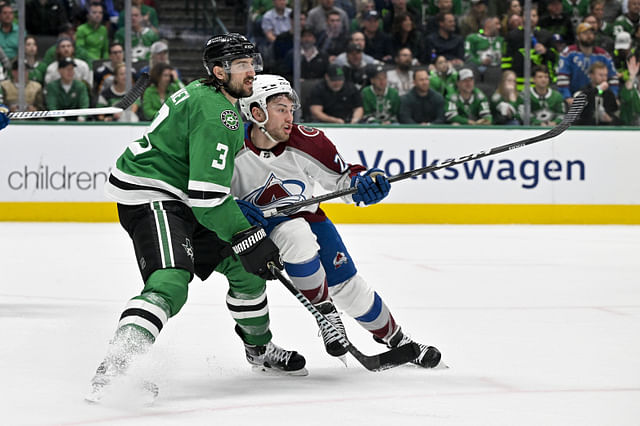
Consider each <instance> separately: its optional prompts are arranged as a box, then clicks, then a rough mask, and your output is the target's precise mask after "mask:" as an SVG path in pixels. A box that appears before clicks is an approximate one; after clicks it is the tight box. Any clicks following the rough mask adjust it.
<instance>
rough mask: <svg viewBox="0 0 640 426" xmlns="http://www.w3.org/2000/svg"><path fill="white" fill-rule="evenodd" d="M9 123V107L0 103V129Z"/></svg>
mask: <svg viewBox="0 0 640 426" xmlns="http://www.w3.org/2000/svg"><path fill="white" fill-rule="evenodd" d="M8 124H9V108H7V107H6V106H4V105H2V104H0V130H2V129H4V128H5V127H7V125H8Z"/></svg>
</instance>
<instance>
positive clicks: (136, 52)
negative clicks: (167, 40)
mask: <svg viewBox="0 0 640 426" xmlns="http://www.w3.org/2000/svg"><path fill="white" fill-rule="evenodd" d="M113 40H114V41H116V42H118V43H120V44H121V45H123V46H124V28H120V29H119V30H118V31H116V33H115V34H114V36H113ZM158 40H160V37H159V36H158V33H157V32H156V31H155V30H153V29H152V28H150V27H146V26H144V23H143V18H142V14H141V12H140V8H138V7H136V6H131V56H132V57H133V61H134V62H137V61H148V60H149V56H150V54H151V45H152V44H153V43H154V42H156V41H158Z"/></svg>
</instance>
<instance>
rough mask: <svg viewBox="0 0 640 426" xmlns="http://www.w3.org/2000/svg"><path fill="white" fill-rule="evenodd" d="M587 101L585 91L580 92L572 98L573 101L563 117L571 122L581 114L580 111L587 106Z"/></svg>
mask: <svg viewBox="0 0 640 426" xmlns="http://www.w3.org/2000/svg"><path fill="white" fill-rule="evenodd" d="M588 103H589V102H588V101H587V95H586V94H585V93H582V92H580V93H579V94H578V95H576V96H575V97H574V98H573V103H572V104H571V107H569V111H567V113H566V114H565V116H564V118H565V120H566V121H567V122H568V123H573V122H574V121H576V120H577V119H578V118H580V116H581V115H582V111H583V110H584V107H586V106H587V104H588Z"/></svg>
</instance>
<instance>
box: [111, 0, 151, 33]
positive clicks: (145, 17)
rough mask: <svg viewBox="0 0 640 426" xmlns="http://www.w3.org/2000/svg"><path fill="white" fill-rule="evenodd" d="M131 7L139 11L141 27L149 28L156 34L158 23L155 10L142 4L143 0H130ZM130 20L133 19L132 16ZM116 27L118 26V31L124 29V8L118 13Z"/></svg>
mask: <svg viewBox="0 0 640 426" xmlns="http://www.w3.org/2000/svg"><path fill="white" fill-rule="evenodd" d="M131 5H132V6H135V7H137V8H138V10H139V11H140V13H141V15H140V16H141V18H142V20H141V21H142V26H144V27H149V28H151V30H153V31H154V32H156V33H157V32H158V26H159V25H160V22H159V21H158V13H157V12H156V10H155V9H154V8H153V7H151V6H148V5H146V4H144V3H143V0H131ZM132 15H133V13H132ZM132 19H133V16H132ZM117 26H118V29H120V28H123V27H124V8H122V11H121V12H120V16H118V24H117Z"/></svg>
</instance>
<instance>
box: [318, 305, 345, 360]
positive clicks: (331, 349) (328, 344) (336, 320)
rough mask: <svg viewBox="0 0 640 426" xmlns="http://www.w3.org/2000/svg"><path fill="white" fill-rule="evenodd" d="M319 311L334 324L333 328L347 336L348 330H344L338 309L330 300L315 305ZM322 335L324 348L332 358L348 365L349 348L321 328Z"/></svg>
mask: <svg viewBox="0 0 640 426" xmlns="http://www.w3.org/2000/svg"><path fill="white" fill-rule="evenodd" d="M315 306H316V308H317V309H318V311H320V313H321V314H322V315H324V316H325V318H326V319H328V320H329V322H331V324H333V326H334V327H335V328H336V329H337V330H338V331H339V332H340V333H341V334H342V335H343V336H345V337H346V336H347V333H346V330H345V328H344V324H343V323H342V320H341V319H340V314H339V313H338V311H337V310H336V307H335V306H334V304H333V303H332V302H331V301H330V300H326V301H324V302H320V303H318V304H317V305H315ZM320 333H321V335H322V340H323V341H324V347H325V349H326V351H327V353H328V354H329V355H331V356H335V357H338V358H340V359H341V360H342V362H344V363H345V365H346V364H347V362H346V353H347V348H345V347H344V346H342V344H340V341H339V340H338V339H337V338H336V337H335V336H332V335H330V334H329V333H327V332H326V331H325V330H324V329H323V328H322V327H321V328H320Z"/></svg>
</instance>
